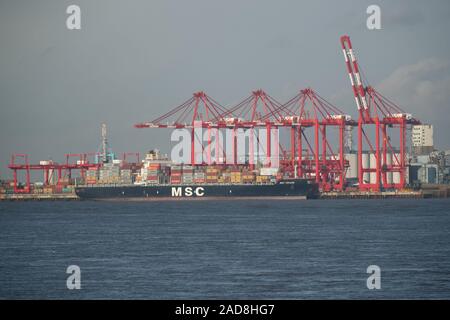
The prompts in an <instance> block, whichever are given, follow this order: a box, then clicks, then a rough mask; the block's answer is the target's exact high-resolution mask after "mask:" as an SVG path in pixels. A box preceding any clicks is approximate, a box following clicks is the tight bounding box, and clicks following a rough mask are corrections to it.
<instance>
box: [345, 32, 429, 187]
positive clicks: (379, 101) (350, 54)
mask: <svg viewBox="0 0 450 320" xmlns="http://www.w3.org/2000/svg"><path fill="white" fill-rule="evenodd" d="M340 41H341V45H342V50H343V53H344V58H345V63H346V66H347V71H348V74H349V78H350V83H351V85H352V89H353V94H354V97H355V102H356V106H357V109H358V113H359V118H358V182H359V188H360V190H372V191H381V190H383V189H386V188H395V189H403V188H404V187H405V183H406V179H405V176H406V160H405V159H406V127H407V125H415V124H420V121H418V120H417V119H414V118H413V117H412V115H411V114H409V113H406V112H404V111H403V110H402V109H401V108H400V107H398V106H397V105H395V104H394V103H393V102H391V101H390V100H388V99H387V98H386V97H384V96H382V95H381V94H380V93H379V92H377V91H376V90H375V89H374V88H373V87H371V86H367V87H364V85H363V83H362V79H361V75H360V71H359V70H360V68H359V66H358V62H357V59H356V56H355V53H354V51H353V48H352V43H351V41H350V37H349V36H347V35H344V36H342V37H341V39H340ZM373 126H375V141H373V139H372V140H371V139H370V136H369V135H368V133H367V129H368V128H373ZM394 127H398V128H399V132H400V135H399V136H400V137H399V144H400V147H399V150H394V148H393V147H392V144H391V138H390V136H389V135H388V128H394ZM380 133H381V137H380ZM380 138H381V140H382V143H381V141H380ZM380 144H381V146H380ZM366 145H367V146H368V147H369V150H367V151H369V155H368V158H369V163H370V159H371V157H373V158H374V160H375V166H371V165H369V166H368V165H367V162H366V163H364V162H363V153H364V152H365V151H364V150H363V148H364V147H365V146H366ZM367 175H368V176H369V177H370V176H372V177H373V176H374V177H375V179H371V178H369V181H367V180H366V179H364V177H365V176H367ZM395 177H398V179H395ZM373 180H374V181H373Z"/></svg>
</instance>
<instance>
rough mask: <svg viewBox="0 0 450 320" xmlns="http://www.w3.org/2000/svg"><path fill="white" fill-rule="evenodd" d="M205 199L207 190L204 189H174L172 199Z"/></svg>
mask: <svg viewBox="0 0 450 320" xmlns="http://www.w3.org/2000/svg"><path fill="white" fill-rule="evenodd" d="M193 195H195V196H196V197H203V196H204V195H205V189H204V188H203V187H197V188H193V187H184V188H182V187H172V197H192V196H193Z"/></svg>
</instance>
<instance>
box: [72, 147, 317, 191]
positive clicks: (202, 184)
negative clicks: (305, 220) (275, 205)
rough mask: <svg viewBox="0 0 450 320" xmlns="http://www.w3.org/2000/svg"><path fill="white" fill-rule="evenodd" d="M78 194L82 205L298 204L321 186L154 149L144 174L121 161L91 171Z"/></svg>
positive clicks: (268, 170)
mask: <svg viewBox="0 0 450 320" xmlns="http://www.w3.org/2000/svg"><path fill="white" fill-rule="evenodd" d="M133 172H134V173H133ZM75 193H76V194H77V195H78V197H79V198H80V199H82V200H83V199H85V200H156V199H157V200H169V199H170V200H178V199H186V200H187V199H196V200H200V199H210V200H211V199H231V198H240V199H249V198H276V199H292V200H293V199H311V198H315V197H316V196H317V195H318V186H317V184H316V183H315V182H314V181H311V180H309V179H286V178H284V177H283V176H282V175H281V174H279V171H278V169H275V168H259V169H254V170H250V169H249V168H248V167H246V166H235V167H226V166H218V165H202V166H191V165H177V164H173V163H171V161H170V160H169V159H168V158H167V156H161V154H160V153H159V151H157V150H152V151H150V152H149V153H148V154H147V155H146V157H145V159H144V160H143V161H142V166H141V168H140V170H139V172H135V170H132V169H130V168H123V167H121V163H120V161H117V162H116V161H112V163H105V164H104V165H103V167H102V168H101V169H100V170H95V169H93V170H88V171H87V172H86V183H85V184H84V185H82V186H76V187H75Z"/></svg>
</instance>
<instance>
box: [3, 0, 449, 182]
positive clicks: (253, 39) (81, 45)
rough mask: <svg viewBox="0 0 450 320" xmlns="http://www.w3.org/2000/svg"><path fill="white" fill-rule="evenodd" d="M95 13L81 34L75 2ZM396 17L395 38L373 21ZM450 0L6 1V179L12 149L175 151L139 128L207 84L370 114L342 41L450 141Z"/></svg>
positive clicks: (384, 86) (224, 95) (219, 92)
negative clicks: (359, 102)
mask: <svg viewBox="0 0 450 320" xmlns="http://www.w3.org/2000/svg"><path fill="white" fill-rule="evenodd" d="M70 4H77V5H79V6H80V7H81V10H82V30H79V31H69V30H67V29H66V26H65V21H66V18H67V14H66V13H65V10H66V8H67V6H68V5H70ZM370 4H378V5H380V6H381V9H382V30H378V31H369V30H367V28H366V26H365V20H366V17H367V15H366V13H365V12H366V8H367V6H368V5H370ZM449 17H450V2H448V1H445V0H442V1H373V0H371V1H359V0H358V1H357V0H355V1H317V0H316V1H261V0H259V1H256V0H253V1H244V0H240V1H236V0H228V1H212V0H202V1H200V0H189V1H187V0H185V1H181V0H180V1H167V0H161V1H159V0H158V1H156V0H153V1H148V0H147V1H111V0H96V1H80V0H76V1H75V0H71V1H60V0H58V1H56V0H53V1H31V0H30V1H21V0H15V1H5V0H1V1H0V119H1V126H0V137H1V138H0V151H1V153H0V164H1V167H0V176H2V177H3V176H5V175H6V174H9V172H8V169H6V166H7V163H8V161H9V156H10V154H11V153H12V152H14V151H16V152H25V153H29V154H31V155H32V160H33V161H34V162H37V161H39V160H40V159H45V158H48V157H52V158H53V159H54V160H57V161H58V160H60V161H61V160H62V158H63V154H64V153H68V152H88V151H96V150H97V148H98V145H99V134H100V122H101V121H106V122H107V124H108V127H109V131H110V132H109V138H110V141H111V144H112V147H113V149H114V150H115V151H116V152H122V151H140V152H144V151H145V150H148V149H150V148H152V147H159V148H160V149H163V150H166V151H168V146H169V142H168V141H169V133H168V132H167V131H164V130H138V129H134V128H133V124H134V123H136V122H140V121H143V120H151V119H153V118H155V117H156V116H158V115H161V114H163V113H165V112H166V111H168V110H169V109H171V108H173V107H174V106H177V105H178V104H179V103H181V102H182V101H184V100H186V99H188V98H189V97H190V96H191V94H192V93H193V92H195V91H198V90H204V91H206V92H207V93H208V94H209V95H210V96H212V97H213V98H215V99H216V100H218V101H220V102H221V103H222V104H223V105H225V106H229V105H233V104H235V103H236V102H239V101H240V100H241V99H243V98H245V97H246V96H247V95H248V94H249V93H250V91H251V90H253V89H257V88H263V89H264V90H265V91H267V92H268V93H269V94H271V95H272V96H273V97H275V98H276V99H278V100H279V101H281V102H284V101H286V100H288V99H289V98H290V97H292V96H294V95H295V94H296V93H297V92H298V90H299V89H300V88H304V87H307V86H311V87H312V88H314V89H315V90H316V91H317V92H319V93H320V94H321V95H322V96H324V97H326V98H328V100H331V101H332V102H333V103H334V104H336V105H338V106H340V107H341V108H342V109H343V110H345V111H346V112H347V113H349V114H352V115H353V116H354V117H356V112H355V111H356V107H355V105H354V101H353V98H352V93H351V90H350V85H349V80H348V76H347V73H346V71H345V65H344V61H343V56H342V52H341V49H340V44H339V36H340V35H342V34H349V35H350V37H351V39H352V42H353V45H354V47H355V49H356V53H357V56H358V58H359V60H360V64H361V66H362V68H363V70H364V73H365V75H366V76H367V78H368V80H369V81H370V83H371V84H372V85H374V86H376V87H378V88H379V89H380V91H382V93H383V94H384V95H386V96H388V97H389V98H390V99H391V100H393V101H395V102H397V103H398V104H399V105H401V106H402V107H403V108H404V109H406V110H407V111H409V112H411V113H413V114H414V115H415V116H417V117H418V118H420V119H421V120H422V121H423V122H429V123H433V124H435V126H436V129H435V140H436V144H437V145H438V147H441V148H449V147H450V143H449V142H448V137H449V136H450V129H449V128H450V115H449V108H450V72H449V71H450V37H449V36H448V31H449V30H450V19H449Z"/></svg>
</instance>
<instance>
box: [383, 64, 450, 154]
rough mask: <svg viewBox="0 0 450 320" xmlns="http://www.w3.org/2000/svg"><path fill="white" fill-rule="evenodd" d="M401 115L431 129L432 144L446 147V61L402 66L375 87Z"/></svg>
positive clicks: (449, 99) (449, 124) (449, 80)
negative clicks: (404, 113)
mask: <svg viewBox="0 0 450 320" xmlns="http://www.w3.org/2000/svg"><path fill="white" fill-rule="evenodd" d="M376 88H377V90H379V91H380V92H381V93H382V94H383V95H385V96H387V97H389V98H392V100H393V101H394V102H396V103H397V104H398V105H399V106H401V107H402V108H403V109H404V110H405V111H407V112H409V113H412V114H413V116H414V117H416V118H418V119H420V120H421V121H422V122H423V123H430V124H434V125H435V132H436V134H435V144H437V145H438V146H439V145H440V146H442V147H446V148H448V147H449V143H448V139H447V137H449V136H450V116H449V114H450V61H448V60H443V59H437V58H429V59H424V60H421V61H418V62H417V63H414V64H410V65H404V66H401V67H399V68H398V69H396V70H395V71H394V72H392V73H391V74H390V75H389V76H388V77H387V78H386V79H384V80H383V81H381V82H380V83H379V84H378V85H376Z"/></svg>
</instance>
